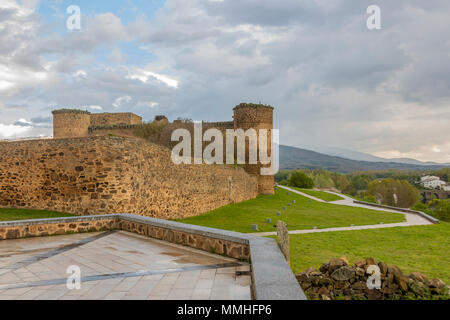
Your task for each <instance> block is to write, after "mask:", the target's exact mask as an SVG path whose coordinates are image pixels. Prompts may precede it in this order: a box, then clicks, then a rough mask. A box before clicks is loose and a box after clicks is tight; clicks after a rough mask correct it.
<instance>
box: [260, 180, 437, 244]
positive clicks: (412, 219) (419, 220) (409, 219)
mask: <svg viewBox="0 0 450 320" xmlns="http://www.w3.org/2000/svg"><path fill="white" fill-rule="evenodd" d="M278 188H281V189H285V190H287V191H290V192H292V193H296V194H299V195H301V196H304V197H306V198H309V199H311V200H314V201H318V202H324V203H331V204H336V205H341V206H350V207H360V208H367V209H371V210H378V211H386V212H394V213H399V214H402V215H404V216H405V219H406V222H399V223H388V224H376V225H366V226H354V227H340V228H327V229H309V230H293V231H289V234H304V233H318V232H333V231H348V230H366V229H382V228H393V227H410V226H421V225H429V224H432V223H431V222H430V221H428V220H427V219H425V218H423V217H421V216H419V215H417V214H413V213H407V212H402V211H397V210H393V209H386V208H378V207H372V206H368V205H364V204H359V203H354V202H353V199H352V198H350V197H348V196H346V195H343V194H340V193H335V192H331V191H325V192H328V193H331V194H334V195H337V196H339V197H341V198H344V199H343V200H337V201H331V202H327V201H324V200H322V199H319V198H316V197H313V196H310V195H309V194H306V193H303V192H301V191H298V190H295V189H292V188H289V187H285V186H281V185H278ZM253 234H254V235H257V236H262V237H265V236H274V235H276V234H277V233H276V232H259V233H253Z"/></svg>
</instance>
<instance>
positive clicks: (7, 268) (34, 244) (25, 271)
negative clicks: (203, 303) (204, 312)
mask: <svg viewBox="0 0 450 320" xmlns="http://www.w3.org/2000/svg"><path fill="white" fill-rule="evenodd" d="M69 266H78V267H79V268H80V271H81V289H78V290H77V289H72V290H70V289H68V287H67V284H66V283H67V279H68V277H69V276H70V273H67V270H68V267H69ZM248 271H249V266H248V264H246V263H242V262H239V261H237V260H235V259H231V258H226V257H222V256H218V255H214V254H209V253H206V252H203V251H199V250H195V249H191V248H187V247H182V246H178V245H174V244H171V243H168V242H163V241H159V240H155V239H149V238H147V237H143V236H139V235H135V234H132V233H128V232H124V231H117V232H115V231H114V232H101V233H88V234H73V235H64V236H54V237H42V238H31V239H19V240H4V241H0V299H19V300H26V299H42V300H56V299H64V300H66V299H69V300H77V299H82V300H91V299H114V300H119V299H133V300H135V299H136V300H152V299H157V300H162V299H171V300H172V299H173V300H178V299H180V300H190V299H202V300H203V299H204V300H208V299H212V300H237V299H238V300H246V299H250V298H251V295H250V283H251V280H250V276H249V275H248Z"/></svg>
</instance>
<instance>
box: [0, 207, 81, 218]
mask: <svg viewBox="0 0 450 320" xmlns="http://www.w3.org/2000/svg"><path fill="white" fill-rule="evenodd" d="M72 216H73V215H72V214H69V213H61V212H54V211H45V210H26V209H1V208H0V221H15V220H30V219H45V218H60V217H72Z"/></svg>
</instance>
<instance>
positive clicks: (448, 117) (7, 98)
mask: <svg viewBox="0 0 450 320" xmlns="http://www.w3.org/2000/svg"><path fill="white" fill-rule="evenodd" d="M371 4H375V5H378V6H379V7H380V8H381V29H380V30H369V29H368V28H367V26H366V20H367V18H368V16H369V15H368V14H367V13H366V10H367V7H368V6H369V5H371ZM70 5H77V6H79V7H80V9H81V30H80V31H70V30H68V29H67V27H66V21H67V19H68V18H69V17H70V14H67V8H68V7H69V6H70ZM449 32H450V1H448V0H440V1H437V0H427V1H423V0H408V1H406V0H405V1H402V0H397V1H392V0H371V1H363V0H360V1H354V0H308V1H306V0H283V1H275V0H271V1H269V0H239V1H235V0H223V1H220V0H214V1H213V0H166V1H160V0H117V1H92V0H90V1H76V0H70V1H65V0H41V1H39V0H23V1H15V0H0V139H1V138H8V139H12V138H18V137H29V136H39V135H44V136H48V135H51V132H52V130H51V126H52V123H51V113H50V111H51V110H52V109H54V108H56V107H79V108H83V109H88V110H90V111H92V112H119V111H131V112H134V113H137V114H139V115H142V116H143V117H144V119H145V120H152V119H153V118H154V116H155V115H157V114H165V115H166V116H168V117H169V119H171V120H173V119H175V118H177V117H187V118H192V119H194V120H211V121H213V120H229V119H231V116H232V107H233V106H235V105H237V104H238V103H240V102H255V103H258V102H261V103H265V104H271V105H273V106H274V107H275V108H276V109H275V126H276V127H277V128H280V135H281V142H282V143H283V144H287V145H293V146H298V147H306V148H310V149H314V148H319V147H325V146H332V147H340V148H346V149H353V150H358V151H362V152H368V153H371V154H374V155H378V156H383V157H413V158H416V159H419V160H424V161H439V162H450V36H449Z"/></svg>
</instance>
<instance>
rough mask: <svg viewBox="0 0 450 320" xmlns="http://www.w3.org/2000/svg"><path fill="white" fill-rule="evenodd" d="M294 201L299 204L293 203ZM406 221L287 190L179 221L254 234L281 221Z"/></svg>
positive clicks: (310, 224)
mask: <svg viewBox="0 0 450 320" xmlns="http://www.w3.org/2000/svg"><path fill="white" fill-rule="evenodd" d="M292 200H295V201H296V204H292ZM288 203H291V206H288ZM283 207H286V210H283ZM277 212H281V217H279V216H277ZM268 218H270V219H271V220H272V222H271V223H267V222H266V220H267V219H268ZM404 219H405V217H404V216H403V215H402V214H397V213H391V212H383V211H377V210H371V209H366V208H358V207H350V206H341V205H336V204H331V203H322V202H317V201H313V200H310V199H308V198H306V197H303V196H301V195H298V194H295V193H292V192H290V195H287V191H286V190H281V189H278V190H277V191H276V193H275V195H260V196H258V197H257V198H255V199H252V200H249V201H245V202H241V203H237V204H230V205H227V206H224V207H221V208H219V209H216V210H213V211H211V212H208V213H206V214H203V215H200V216H197V217H191V218H187V219H182V220H177V221H180V222H183V223H188V224H195V225H200V226H206V227H212V228H220V229H225V230H232V231H238V232H244V233H250V232H255V231H253V230H252V227H251V226H252V224H257V225H258V227H259V231H261V232H268V231H276V229H275V227H274V225H275V224H276V222H277V221H278V220H283V221H284V222H286V223H287V225H288V228H289V230H305V229H313V228H314V227H317V228H319V229H324V228H332V227H348V226H350V225H352V224H354V225H371V224H379V223H380V222H383V223H395V222H403V221H404Z"/></svg>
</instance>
